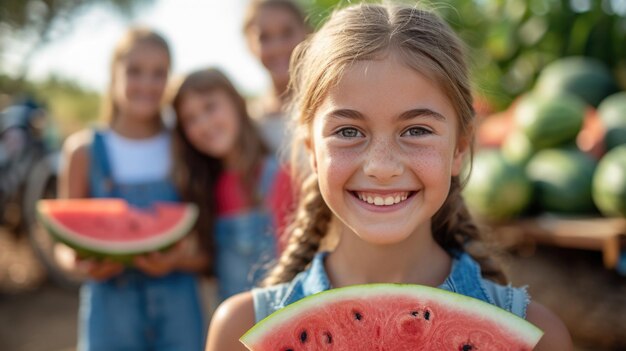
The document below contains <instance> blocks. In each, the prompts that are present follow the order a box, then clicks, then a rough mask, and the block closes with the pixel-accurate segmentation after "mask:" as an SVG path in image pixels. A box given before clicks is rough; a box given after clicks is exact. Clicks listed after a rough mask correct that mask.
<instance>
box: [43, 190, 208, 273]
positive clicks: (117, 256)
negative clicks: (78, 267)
mask: <svg viewBox="0 0 626 351" xmlns="http://www.w3.org/2000/svg"><path fill="white" fill-rule="evenodd" d="M37 212H38V215H39V221H40V222H41V223H42V224H43V225H44V226H45V227H46V228H47V229H48V231H49V233H50V234H51V235H52V236H53V237H54V238H55V239H56V240H58V241H60V242H62V243H65V244H66V245H68V246H70V247H72V248H73V249H75V250H76V251H77V252H78V254H79V256H81V257H95V258H108V259H111V260H116V261H120V262H124V263H129V262H130V261H131V260H132V257H133V256H135V255H141V254H145V253H149V252H153V251H158V250H163V249H167V248H168V247H170V246H172V245H173V244H175V243H176V242H177V241H179V240H180V239H182V238H183V237H184V236H185V235H187V234H188V233H189V231H190V230H191V228H192V227H193V225H194V223H195V221H196V218H197V216H198V209H197V207H196V206H195V205H193V204H186V203H166V202H163V203H156V204H154V206H153V207H152V208H150V209H139V208H134V207H131V206H130V205H128V204H127V203H126V202H125V201H124V200H121V199H59V200H40V201H39V203H38V204H37Z"/></svg>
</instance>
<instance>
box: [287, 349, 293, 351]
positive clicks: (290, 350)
mask: <svg viewBox="0 0 626 351" xmlns="http://www.w3.org/2000/svg"><path fill="white" fill-rule="evenodd" d="M285 351H293V349H286V350H285Z"/></svg>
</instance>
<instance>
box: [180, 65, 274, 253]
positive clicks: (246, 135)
mask: <svg viewBox="0 0 626 351" xmlns="http://www.w3.org/2000/svg"><path fill="white" fill-rule="evenodd" d="M216 90H221V91H224V92H226V94H228V96H229V97H230V99H231V100H232V102H233V104H234V105H235V109H236V111H237V115H238V116H239V124H240V128H239V135H238V136H237V141H236V144H235V145H237V146H238V147H239V155H240V156H241V157H240V158H241V159H240V160H239V162H238V163H239V165H240V166H241V168H240V169H239V171H240V172H241V173H240V174H241V175H242V181H243V186H244V188H245V189H246V193H247V194H257V191H256V190H257V188H256V185H257V184H256V183H257V180H258V171H259V167H260V166H261V165H262V164H263V160H264V158H265V157H266V156H267V155H268V154H269V151H268V148H267V146H266V145H265V143H264V142H263V140H262V139H261V136H260V135H259V133H258V131H257V129H256V127H255V126H254V124H253V122H252V119H251V118H250V116H249V115H248V112H247V110H246V102H245V100H244V98H243V97H242V96H241V95H240V94H239V93H238V92H237V90H236V89H235V87H234V86H233V84H232V83H231V82H230V80H229V79H228V78H227V77H226V76H225V75H224V74H223V73H222V72H220V71H219V70H217V69H205V70H200V71H196V72H193V73H191V74H189V75H188V76H187V77H186V78H185V79H184V80H183V81H182V83H181V84H180V86H179V87H178V89H177V91H176V93H175V96H174V98H173V100H172V107H173V108H174V110H175V112H176V115H177V121H176V128H175V131H174V137H173V141H172V144H173V153H174V157H173V159H174V182H175V184H176V186H177V188H178V190H179V192H180V194H181V196H182V198H183V200H185V201H189V202H193V203H195V204H197V205H198V207H199V209H200V216H198V221H197V222H196V226H195V230H196V231H197V233H198V234H199V235H200V243H201V245H202V246H203V247H204V248H205V249H206V250H207V252H209V253H211V257H212V253H213V251H214V238H213V235H212V233H213V226H214V223H215V218H216V213H217V205H216V198H215V186H216V184H217V180H218V178H219V175H220V173H221V172H222V170H223V167H222V160H220V159H217V158H214V157H211V156H208V155H206V154H204V153H202V152H200V151H198V150H197V149H196V148H195V147H194V146H193V145H192V144H191V142H190V141H189V139H187V136H186V135H185V131H184V128H183V126H182V123H181V122H180V117H178V116H179V115H180V109H181V104H182V103H183V101H184V99H185V96H186V95H187V94H189V93H191V92H193V93H199V94H208V93H211V92H213V91H216ZM250 200H251V205H257V204H258V203H259V201H260V199H258V198H256V197H254V196H253V197H252V198H251V199H250Z"/></svg>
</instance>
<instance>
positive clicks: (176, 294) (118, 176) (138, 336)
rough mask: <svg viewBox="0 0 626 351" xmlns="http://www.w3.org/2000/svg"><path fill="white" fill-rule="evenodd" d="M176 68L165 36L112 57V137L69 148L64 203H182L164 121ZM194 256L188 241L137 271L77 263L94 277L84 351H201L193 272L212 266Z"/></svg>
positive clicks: (124, 45) (82, 330) (123, 47)
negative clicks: (165, 103)
mask: <svg viewBox="0 0 626 351" xmlns="http://www.w3.org/2000/svg"><path fill="white" fill-rule="evenodd" d="M170 64H171V56H170V51H169V47H168V44H167V42H166V41H165V40H164V39H163V38H162V37H161V36H159V35H158V34H156V33H154V32H152V31H150V30H147V29H139V28H137V29H131V30H129V31H128V32H127V33H126V34H125V35H124V37H123V38H122V39H121V41H120V42H119V43H118V44H117V46H116V48H115V51H114V53H113V59H112V64H111V83H110V86H109V90H108V96H107V97H106V100H105V101H104V118H105V120H106V122H107V125H106V128H104V129H99V130H95V131H93V130H88V131H83V132H79V133H77V134H74V135H72V136H70V137H69V138H68V140H67V141H66V143H65V145H64V164H63V166H62V171H61V174H60V178H59V191H60V197H63V198H88V197H95V198H103V197H107V198H111V197H115V198H122V199H125V200H126V201H127V202H128V203H129V204H130V205H132V206H136V207H140V208H148V207H150V206H151V205H152V204H153V203H155V202H157V201H178V200H179V196H178V194H177V191H176V190H175V187H174V184H173V182H172V181H170V174H171V164H172V159H171V151H170V141H171V134H170V132H169V131H168V130H166V128H165V127H164V124H163V121H162V118H161V113H160V110H161V102H162V98H163V93H164V89H165V86H166V83H167V78H168V72H169V67H170ZM194 247H195V245H194V244H193V237H192V236H188V237H187V239H183V240H182V241H181V242H179V243H178V244H177V245H175V246H174V247H173V248H172V249H170V250H169V251H166V252H154V253H152V254H148V255H145V256H140V257H135V259H134V261H133V267H125V266H123V265H122V264H120V263H117V262H112V261H108V260H103V261H95V260H85V259H77V261H76V269H78V270H79V271H82V272H83V273H85V274H86V275H87V276H88V277H89V279H88V280H87V281H86V282H85V283H84V284H83V286H82V287H81V292H80V299H81V301H80V312H79V313H80V320H79V350H146V349H150V350H200V349H202V345H203V339H204V330H203V328H204V323H203V319H202V308H201V306H200V302H199V301H200V300H199V294H198V291H197V279H196V273H195V272H198V271H201V270H203V269H205V267H206V266H207V262H208V259H207V255H206V254H205V253H201V252H199V251H197V250H195V249H194Z"/></svg>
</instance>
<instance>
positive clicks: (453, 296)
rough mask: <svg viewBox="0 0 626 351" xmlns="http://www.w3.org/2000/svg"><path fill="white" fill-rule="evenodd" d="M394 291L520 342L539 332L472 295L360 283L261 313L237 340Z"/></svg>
mask: <svg viewBox="0 0 626 351" xmlns="http://www.w3.org/2000/svg"><path fill="white" fill-rule="evenodd" d="M397 295H404V296H409V297H411V298H416V299H419V300H422V301H433V302H437V303H441V304H442V305H447V306H453V307H452V308H454V309H455V310H458V311H462V312H464V313H468V314H470V315H474V316H483V318H484V319H485V320H491V321H495V322H497V323H498V324H499V325H500V326H502V328H503V329H505V330H507V331H509V332H511V334H514V335H516V336H517V337H518V339H519V340H520V342H523V343H524V344H528V345H533V346H534V345H536V344H537V343H538V342H539V339H541V337H542V336H543V331H542V330H541V329H539V328H537V327H536V326H534V325H533V324H532V323H530V322H528V321H526V320H525V319H523V318H520V317H518V316H516V315H515V314H513V313H510V312H508V311H506V310H504V309H501V308H499V307H497V306H495V305H491V304H489V303H486V302H483V301H481V300H478V299H475V298H472V297H468V296H465V295H461V294H457V293H453V292H450V291H447V290H442V289H438V288H433V287H429V286H423V285H415V284H363V285H352V286H348V287H344V288H337V289H331V290H327V291H323V292H321V293H318V294H314V295H311V296H308V297H305V298H304V299H301V300H299V301H297V302H294V303H292V304H290V305H288V306H286V307H284V308H282V309H280V310H278V311H277V312H274V313H272V314H271V315H269V316H267V317H265V318H264V319H263V320H261V321H260V322H258V323H257V324H256V325H254V326H253V327H252V328H251V329H250V330H248V331H247V332H246V333H245V334H244V335H243V336H242V337H241V338H240V339H239V341H241V342H242V343H243V344H244V345H245V346H246V347H248V348H250V347H252V346H253V345H255V344H257V343H258V342H259V341H261V340H262V338H263V337H265V336H266V335H267V333H268V331H271V330H274V328H277V327H280V326H281V325H283V324H284V323H285V321H288V320H291V319H292V318H294V317H296V316H297V315H298V314H304V313H307V312H308V311H309V310H314V309H316V308H318V307H319V305H321V304H324V303H325V302H327V301H328V302H339V301H341V300H351V299H354V298H364V297H374V296H397Z"/></svg>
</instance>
